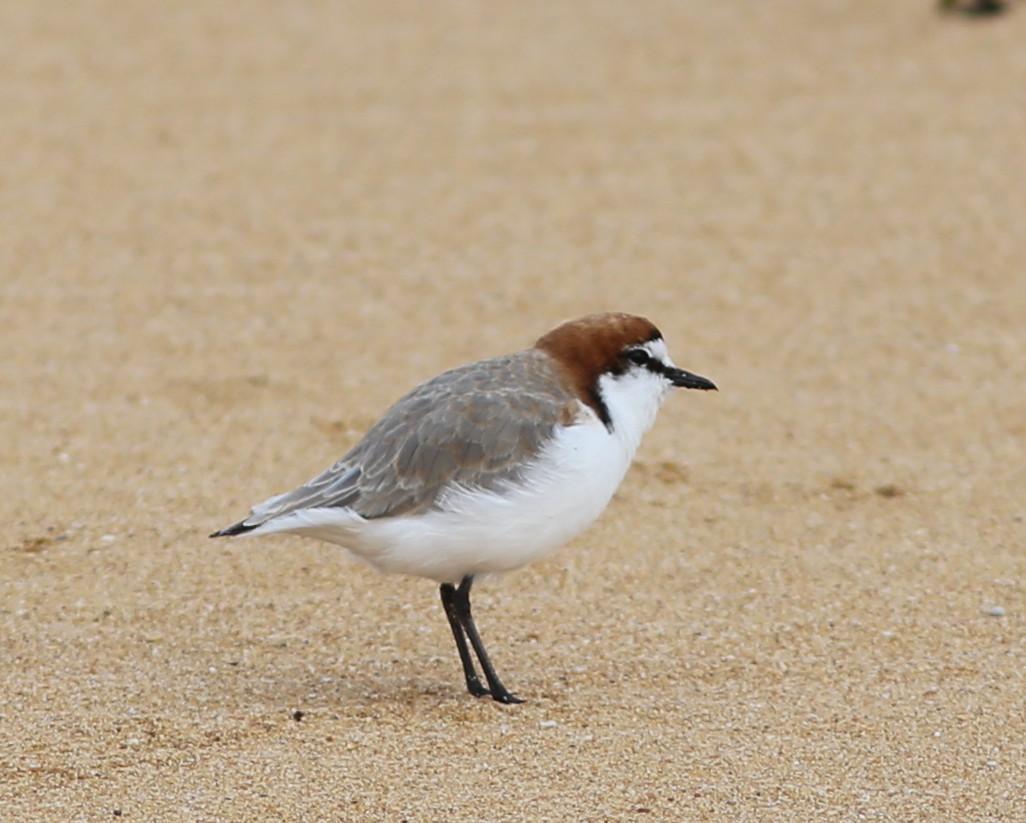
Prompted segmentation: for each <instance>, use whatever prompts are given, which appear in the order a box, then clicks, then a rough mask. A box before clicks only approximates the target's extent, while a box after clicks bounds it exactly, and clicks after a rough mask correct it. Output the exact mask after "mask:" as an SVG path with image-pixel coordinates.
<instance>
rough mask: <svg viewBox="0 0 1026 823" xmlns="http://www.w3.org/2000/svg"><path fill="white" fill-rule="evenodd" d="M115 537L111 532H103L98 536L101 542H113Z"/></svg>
mask: <svg viewBox="0 0 1026 823" xmlns="http://www.w3.org/2000/svg"><path fill="white" fill-rule="evenodd" d="M115 540H117V538H116V537H115V536H114V535H113V534H105V535H103V536H102V537H101V538H100V542H101V543H113V542H114V541H115Z"/></svg>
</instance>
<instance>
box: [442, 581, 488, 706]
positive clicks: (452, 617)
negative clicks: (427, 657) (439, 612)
mask: <svg viewBox="0 0 1026 823" xmlns="http://www.w3.org/2000/svg"><path fill="white" fill-rule="evenodd" d="M439 592H440V593H441V595H442V608H443V609H445V616H446V617H447V618H448V620H449V628H451V629H452V636H453V637H454V638H456V651H458V652H459V653H460V663H462V664H463V676H464V677H465V678H466V679H467V691H468V692H470V693H471V694H472V695H474V697H483V696H484V695H486V694H490V692H489V691H488V689H486V688H485V687H484V686H482V685H481V681H480V680H479V679H478V677H477V672H476V671H474V659H473V658H472V657H471V656H470V649H468V648H467V638H466V637H464V635H463V626H461V625H460V620H459V616H458V612H457V609H456V588H455V586H453V585H452V584H451V583H443V584H442V585H441V587H440V589H439Z"/></svg>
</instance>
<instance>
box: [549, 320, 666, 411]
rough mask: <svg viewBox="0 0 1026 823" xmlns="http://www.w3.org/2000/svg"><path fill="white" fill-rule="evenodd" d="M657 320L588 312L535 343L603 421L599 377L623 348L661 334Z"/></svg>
mask: <svg viewBox="0 0 1026 823" xmlns="http://www.w3.org/2000/svg"><path fill="white" fill-rule="evenodd" d="M661 337H662V334H660V333H659V329H657V328H656V326H655V324H654V323H653V322H652V321H651V320H648V319H647V318H644V317H638V316H636V315H633V314H621V313H615V312H608V313H605V314H589V315H588V316H587V317H581V318H579V319H577V320H571V321H569V322H568V323H564V324H563V325H561V326H557V327H556V328H554V329H553V330H552V331H550V332H549V333H548V334H545V335H543V336H542V337H540V338H539V339H538V342H536V343H535V344H534V347H535V348H536V349H540V350H541V351H543V352H545V353H546V354H548V355H549V356H550V357H551V358H552V359H553V360H555V361H556V362H557V363H558V364H559V366H560V368H561V369H562V371H563V373H564V375H565V376H566V379H567V381H568V382H569V384H570V386H571V387H572V389H573V392H574V394H575V395H576V396H577V397H578V398H579V399H580V401H581V402H582V403H584V404H585V405H587V406H590V407H591V408H592V409H593V410H594V411H595V413H596V414H597V415H599V417H600V418H602V420H603V422H605V423H607V424H608V421H607V420H606V419H605V417H606V414H607V412H606V410H605V409H604V408H603V404H602V401H601V399H600V398H599V396H598V390H597V381H598V379H599V377H600V376H601V375H602V374H604V373H606V372H608V371H613V370H615V369H616V368H617V367H618V366H619V365H620V364H621V362H622V356H623V350H624V349H625V348H626V347H627V346H637V345H640V344H642V343H647V342H648V341H650V340H656V339H658V338H661Z"/></svg>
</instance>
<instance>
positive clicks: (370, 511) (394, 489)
mask: <svg viewBox="0 0 1026 823" xmlns="http://www.w3.org/2000/svg"><path fill="white" fill-rule="evenodd" d="M674 386H678V387H682V388H687V389H706V390H708V389H715V388H716V386H714V385H713V383H712V382H711V381H710V380H707V379H706V378H704V377H699V376H698V375H696V374H692V373H691V372H687V371H684V370H683V369H680V368H677V366H675V365H674V364H673V361H672V360H671V359H670V356H669V354H668V352H667V349H666V344H665V343H664V342H663V337H662V335H661V334H660V333H659V330H658V329H657V328H656V327H655V326H654V325H653V324H652V323H651V322H650V321H648V320H646V319H645V318H643V317H635V316H632V315H628V314H595V315H590V316H588V317H583V318H581V319H579V320H573V321H571V322H569V323H564V324H563V325H561V326H558V327H557V328H555V329H553V330H552V331H550V332H549V333H548V334H546V335H544V336H543V337H541V338H539V340H538V341H537V342H536V343H535V344H534V346H532V347H531V348H529V349H526V350H524V351H521V352H517V353H516V354H509V355H505V356H503V357H494V358H491V359H489V360H481V361H479V362H477V363H471V364H469V365H466V366H461V367H459V368H456V369H452V370H451V371H447V372H444V373H442V374H440V375H438V376H437V377H435V378H433V379H431V380H428V381H427V382H426V383H422V384H421V385H419V386H418V387H417V388H415V389H414V390H413V391H411V392H410V393H409V394H407V395H406V396H405V397H403V398H402V399H401V400H399V401H398V402H397V403H396V404H395V405H394V406H392V408H390V409H389V410H388V411H387V412H385V414H384V416H383V417H382V418H381V419H380V420H379V421H378V422H377V423H375V424H374V425H373V426H372V427H371V428H370V430H369V431H368V432H367V433H366V435H364V437H363V439H362V440H360V442H359V443H357V444H356V445H355V446H354V447H353V448H352V449H351V450H350V451H349V453H348V454H346V455H345V456H344V457H343V458H342V459H341V460H339V461H338V462H336V463H335V464H334V465H333V466H332V467H331V468H329V469H328V470H327V471H325V472H323V473H321V474H319V475H317V477H315V478H314V479H313V480H311V481H310V482H309V483H306V484H305V485H303V486H300V487H299V488H297V489H294V490H293V491H290V492H286V493H284V494H279V495H277V496H275V497H272V498H270V499H269V500H265V501H264V502H263V503H260V504H259V505H257V506H254V508H253V509H252V511H251V512H250V514H249V516H248V517H246V518H244V519H243V520H240V521H239V522H238V523H236V524H234V525H232V526H228V527H227V528H224V529H221V530H220V531H217V532H214V534H212V535H211V537H228V536H232V535H238V534H271V533H274V532H289V533H292V534H300V535H304V536H307V537H314V538H317V539H320V540H326V541H328V542H330V543H337V544H339V545H341V546H344V547H345V548H347V549H348V550H349V551H351V552H352V553H353V554H354V555H356V556H357V557H359V558H361V559H363V560H365V561H366V562H368V563H370V564H371V565H372V566H375V567H376V568H378V569H380V570H382V571H385V572H393V573H399V574H409V575H417V576H420V577H427V578H430V579H432V580H435V581H437V582H438V583H440V584H441V598H442V605H443V607H444V608H445V615H446V617H447V618H448V620H449V626H450V627H451V629H452V634H453V637H454V638H455V640H456V648H457V651H458V652H459V656H460V661H461V662H462V664H463V674H464V677H465V678H466V684H467V690H468V691H469V692H470V693H471V694H472V695H474V696H482V695H489V696H491V697H492V698H493V699H494V700H497V701H499V702H500V703H519V702H521V700H520V698H518V697H516V696H515V695H514V694H512V693H511V692H510V691H509V690H508V689H507V688H506V687H505V686H504V685H503V684H502V681H501V680H500V679H499V676H498V675H497V674H496V672H495V668H494V667H493V666H492V663H491V661H490V660H489V658H488V653H487V652H486V651H485V647H484V644H483V643H482V642H481V637H480V636H479V635H478V632H477V627H476V626H475V625H474V619H473V617H472V616H471V611H470V587H471V585H472V584H473V582H474V578H475V576H477V575H481V574H488V573H494V572H506V571H510V570H512V569H516V568H518V567H520V566H523V565H524V564H526V563H530V562H531V561H533V560H537V559H538V558H540V557H543V556H544V555H546V554H548V553H549V552H551V551H552V550H554V549H556V548H557V547H559V546H561V545H562V544H564V543H566V542H567V541H568V540H570V539H571V538H572V537H574V536H576V535H577V534H579V533H580V532H581V531H583V530H584V529H585V528H587V527H588V526H589V525H590V524H591V523H592V522H593V521H594V520H595V519H596V518H597V517H598V516H599V514H601V513H602V511H603V509H605V507H606V505H607V504H608V503H609V500H610V498H612V496H613V492H615V491H616V488H617V486H619V485H620V481H621V480H622V479H623V476H624V474H625V473H626V471H627V468H628V466H629V465H630V463H631V460H632V459H633V457H634V453H635V451H636V450H637V448H638V444H639V443H640V442H641V437H642V435H643V434H644V433H645V432H646V431H647V430H648V429H649V428H650V427H651V426H652V423H653V422H654V421H655V416H656V412H657V411H658V409H659V406H660V405H661V403H662V401H663V399H664V398H665V396H666V394H667V392H668V390H669V389H670V388H671V387H674ZM467 640H469V641H470V646H471V647H472V648H473V650H474V653H475V654H476V655H477V659H478V661H479V662H480V664H481V669H482V671H483V672H484V677H485V681H486V683H487V686H486V685H483V684H482V683H481V680H480V679H479V677H478V675H477V671H476V669H475V666H474V660H473V658H472V657H471V654H470V649H469V648H468V646H467Z"/></svg>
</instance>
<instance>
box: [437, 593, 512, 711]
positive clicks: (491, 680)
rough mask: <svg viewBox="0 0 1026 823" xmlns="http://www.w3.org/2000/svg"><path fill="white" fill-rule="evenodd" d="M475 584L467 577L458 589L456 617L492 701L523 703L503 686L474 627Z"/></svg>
mask: <svg viewBox="0 0 1026 823" xmlns="http://www.w3.org/2000/svg"><path fill="white" fill-rule="evenodd" d="M473 583H474V578H473V576H471V575H467V576H466V577H464V578H463V582H461V583H460V586H459V588H458V589H456V591H455V598H454V600H455V606H456V616H457V618H458V619H459V622H460V625H461V626H462V627H463V630H464V631H465V632H466V633H467V637H468V638H469V640H470V645H471V646H473V647H474V653H475V654H476V655H477V659H478V660H479V661H480V662H481V670H482V671H483V672H484V676H485V680H487V681H488V690H489V691H490V692H491V695H492V700H497V701H498V702H499V703H523V702H524V701H523V700H521V699H520V698H519V697H517V696H516V695H515V694H513V693H512V692H511V691H509V689H507V688H506V687H505V686H503V685H502V681H501V680H499V675H497V674H496V673H495V667H494V666H492V661H491V660H490V659H489V658H488V652H487V651H486V650H485V647H484V643H482V642H481V635H479V634H478V633H477V626H475V625H474V618H473V617H472V616H471V614H470V587H471V586H472V585H473Z"/></svg>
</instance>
